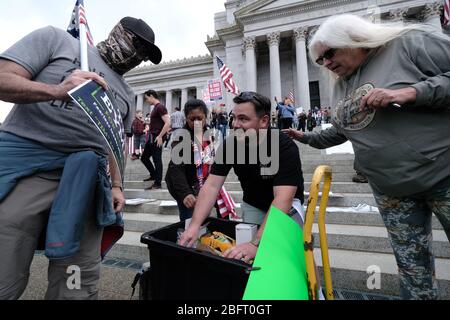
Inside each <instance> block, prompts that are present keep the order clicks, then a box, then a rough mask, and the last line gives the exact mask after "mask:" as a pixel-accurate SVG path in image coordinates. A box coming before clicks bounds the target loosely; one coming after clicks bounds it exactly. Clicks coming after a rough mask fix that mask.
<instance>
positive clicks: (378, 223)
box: [315, 208, 444, 230]
mask: <svg viewBox="0 0 450 320" xmlns="http://www.w3.org/2000/svg"><path fill="white" fill-rule="evenodd" d="M329 209H330V210H333V209H336V208H329ZM339 209H340V210H348V211H347V212H345V211H341V212H330V211H327V215H326V223H329V224H334V225H354V226H372V227H383V228H384V227H385V226H384V222H383V219H382V218H381V215H380V214H379V213H378V212H373V213H372V212H371V213H369V212H351V211H350V210H351V208H347V209H346V208H339ZM317 216H318V211H316V219H315V221H316V222H317V219H318V217H317ZM432 228H433V229H434V230H444V228H443V227H442V225H441V223H440V222H439V220H438V219H437V218H436V217H435V216H434V215H433V217H432Z"/></svg>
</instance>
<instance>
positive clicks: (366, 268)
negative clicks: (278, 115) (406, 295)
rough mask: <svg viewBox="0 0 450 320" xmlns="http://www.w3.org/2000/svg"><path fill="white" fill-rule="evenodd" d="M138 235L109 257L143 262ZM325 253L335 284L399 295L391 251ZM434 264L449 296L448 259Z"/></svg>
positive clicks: (317, 256)
mask: <svg viewBox="0 0 450 320" xmlns="http://www.w3.org/2000/svg"><path fill="white" fill-rule="evenodd" d="M330 229H331V228H330ZM141 235H142V233H140V232H125V235H124V237H123V238H122V239H121V240H120V241H119V242H118V244H117V245H116V246H114V248H113V249H112V250H111V251H110V252H109V253H108V257H114V258H120V259H128V260H135V261H139V262H142V263H143V262H145V261H148V260H149V251H148V248H147V247H146V245H144V244H142V243H140V237H141ZM328 252H329V258H330V264H331V269H332V280H333V286H334V287H338V288H341V289H347V290H359V291H365V292H371V293H372V294H389V295H398V294H399V286H398V276H397V265H396V263H395V258H394V255H393V254H391V253H379V252H371V251H367V250H364V251H361V250H347V249H336V248H332V247H330V249H329V251H328ZM314 256H315V260H316V264H317V265H318V267H319V270H320V271H322V268H321V266H322V257H321V253H320V250H317V249H316V250H314ZM435 264H436V278H437V280H438V285H439V287H440V294H441V298H443V299H450V259H448V258H439V257H437V258H435ZM373 267H376V268H378V270H379V271H380V272H381V274H380V279H381V283H380V288H379V289H374V290H370V289H369V288H368V287H367V282H368V279H369V277H370V276H371V275H372V273H371V272H370V268H373ZM321 273H322V272H321ZM322 283H323V281H322Z"/></svg>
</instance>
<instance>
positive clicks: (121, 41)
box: [97, 23, 148, 75]
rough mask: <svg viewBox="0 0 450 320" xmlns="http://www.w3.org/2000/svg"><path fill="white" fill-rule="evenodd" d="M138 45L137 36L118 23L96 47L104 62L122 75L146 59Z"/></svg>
mask: <svg viewBox="0 0 450 320" xmlns="http://www.w3.org/2000/svg"><path fill="white" fill-rule="evenodd" d="M138 46H139V44H138V41H137V37H136V36H135V35H133V34H132V33H130V32H128V31H126V30H125V29H124V28H123V26H122V25H121V24H120V23H119V24H117V25H116V26H115V27H114V29H113V30H112V31H111V33H110V35H109V37H108V39H106V40H105V41H103V42H100V43H99V44H98V45H97V49H98V51H99V52H100V55H101V57H102V58H103V60H104V61H105V62H106V64H107V65H108V66H109V67H110V68H111V69H113V70H114V71H115V72H117V73H118V74H120V75H123V74H125V73H127V72H128V71H130V70H131V69H133V68H135V67H137V66H138V65H139V64H140V63H141V62H142V61H146V60H148V57H146V56H145V54H144V53H143V52H144V50H143V48H142V47H138ZM137 47H138V48H137Z"/></svg>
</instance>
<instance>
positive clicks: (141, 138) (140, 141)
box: [133, 133, 145, 152]
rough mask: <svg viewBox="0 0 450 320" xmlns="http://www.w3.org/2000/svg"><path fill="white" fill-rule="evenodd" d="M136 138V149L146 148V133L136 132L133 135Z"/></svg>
mask: <svg viewBox="0 0 450 320" xmlns="http://www.w3.org/2000/svg"><path fill="white" fill-rule="evenodd" d="M133 138H134V150H133V152H134V151H135V150H144V148H145V133H144V134H136V135H134V136H133Z"/></svg>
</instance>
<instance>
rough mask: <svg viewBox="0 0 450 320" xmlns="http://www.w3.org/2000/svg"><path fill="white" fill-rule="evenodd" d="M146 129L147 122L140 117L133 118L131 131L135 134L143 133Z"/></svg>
mask: <svg viewBox="0 0 450 320" xmlns="http://www.w3.org/2000/svg"><path fill="white" fill-rule="evenodd" d="M144 130H145V122H144V121H142V120H141V119H139V118H135V119H134V120H133V124H132V125H131V132H132V133H133V134H134V135H142V134H143V133H144Z"/></svg>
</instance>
